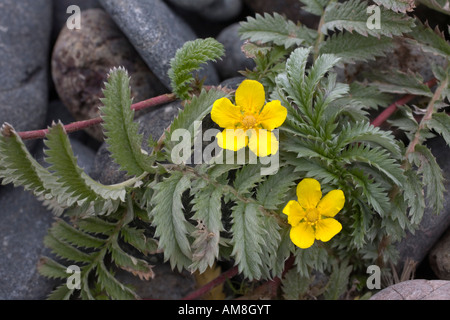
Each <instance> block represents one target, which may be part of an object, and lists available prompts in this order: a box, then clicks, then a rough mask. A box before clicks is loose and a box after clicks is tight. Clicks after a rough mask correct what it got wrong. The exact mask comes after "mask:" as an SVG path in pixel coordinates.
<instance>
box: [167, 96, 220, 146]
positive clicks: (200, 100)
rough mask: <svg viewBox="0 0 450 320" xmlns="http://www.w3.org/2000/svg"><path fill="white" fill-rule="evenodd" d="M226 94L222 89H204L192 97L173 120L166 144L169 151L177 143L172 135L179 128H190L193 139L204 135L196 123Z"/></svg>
mask: <svg viewBox="0 0 450 320" xmlns="http://www.w3.org/2000/svg"><path fill="white" fill-rule="evenodd" d="M225 96H226V94H225V92H223V91H221V90H216V89H211V90H208V91H206V90H202V91H201V92H200V95H198V96H194V97H192V99H191V100H190V101H189V102H187V103H186V105H185V106H184V109H183V110H180V112H179V113H178V116H177V117H176V118H175V119H174V120H173V122H172V124H171V126H170V129H169V132H168V133H167V137H166V140H165V145H166V148H167V149H168V150H169V153H170V150H171V149H172V148H173V147H174V145H175V144H176V142H175V141H172V135H173V133H174V131H175V130H177V129H182V130H188V131H189V133H190V136H191V140H192V141H193V140H194V137H195V136H196V135H197V134H200V135H201V137H202V134H203V133H202V132H197V131H199V130H198V129H199V128H194V126H195V123H196V122H198V121H202V120H203V118H204V117H205V116H206V115H207V114H209V113H210V112H211V109H212V106H213V104H214V101H216V100H218V99H220V98H223V97H225Z"/></svg>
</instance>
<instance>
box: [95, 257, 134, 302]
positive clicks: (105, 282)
mask: <svg viewBox="0 0 450 320" xmlns="http://www.w3.org/2000/svg"><path fill="white" fill-rule="evenodd" d="M96 273H97V277H98V282H99V284H100V285H101V287H102V288H103V289H105V290H106V292H107V294H108V296H110V297H111V298H112V299H116V300H135V299H140V298H139V296H138V295H137V294H136V293H135V292H134V291H133V290H131V289H130V288H128V287H126V286H125V285H124V284H122V283H120V282H119V281H118V280H117V279H116V278H115V277H114V276H113V275H112V274H111V272H109V271H108V269H107V268H106V266H105V264H104V263H103V261H100V262H99V263H98V265H97V268H96Z"/></svg>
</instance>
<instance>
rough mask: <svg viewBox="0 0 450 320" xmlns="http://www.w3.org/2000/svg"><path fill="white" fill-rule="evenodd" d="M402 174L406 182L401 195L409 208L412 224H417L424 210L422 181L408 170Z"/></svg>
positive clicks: (415, 172)
mask: <svg viewBox="0 0 450 320" xmlns="http://www.w3.org/2000/svg"><path fill="white" fill-rule="evenodd" d="M404 174H405V177H406V179H407V181H406V183H405V185H404V187H403V190H404V193H403V194H404V198H405V199H406V200H407V201H408V204H409V207H410V209H409V216H410V218H411V222H412V223H413V224H418V223H419V222H420V221H421V220H422V217H423V213H424V210H425V196H424V192H423V186H422V181H421V179H420V177H419V175H418V174H417V171H414V170H411V169H410V170H406V171H405V173H404Z"/></svg>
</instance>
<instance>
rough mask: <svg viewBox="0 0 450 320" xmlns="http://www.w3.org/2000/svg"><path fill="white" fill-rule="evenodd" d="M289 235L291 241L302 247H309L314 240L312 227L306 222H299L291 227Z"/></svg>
mask: <svg viewBox="0 0 450 320" xmlns="http://www.w3.org/2000/svg"><path fill="white" fill-rule="evenodd" d="M289 235H290V237H291V240H292V242H293V243H294V244H295V245H296V246H297V247H299V248H302V249H306V248H309V247H311V246H312V245H313V243H314V240H315V234H314V229H313V228H312V227H311V225H309V224H308V223H306V222H301V223H299V224H298V225H297V226H295V227H292V228H291V232H290V234H289Z"/></svg>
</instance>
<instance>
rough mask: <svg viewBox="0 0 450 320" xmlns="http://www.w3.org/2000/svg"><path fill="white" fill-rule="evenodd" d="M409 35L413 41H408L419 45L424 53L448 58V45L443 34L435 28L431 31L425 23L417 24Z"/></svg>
mask: <svg viewBox="0 0 450 320" xmlns="http://www.w3.org/2000/svg"><path fill="white" fill-rule="evenodd" d="M410 35H411V36H412V37H413V39H414V40H415V41H414V40H410V39H409V41H411V42H413V43H414V44H419V45H420V46H421V48H422V49H423V50H424V51H426V52H431V53H433V54H438V55H441V56H443V57H444V58H448V57H449V56H450V44H449V43H448V41H446V39H445V34H444V32H440V31H439V29H438V27H437V26H436V28H435V29H434V30H433V29H431V28H430V26H429V25H428V24H427V23H426V24H422V23H420V22H418V23H417V25H416V26H415V27H414V28H413V31H412V32H411V33H410Z"/></svg>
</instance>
